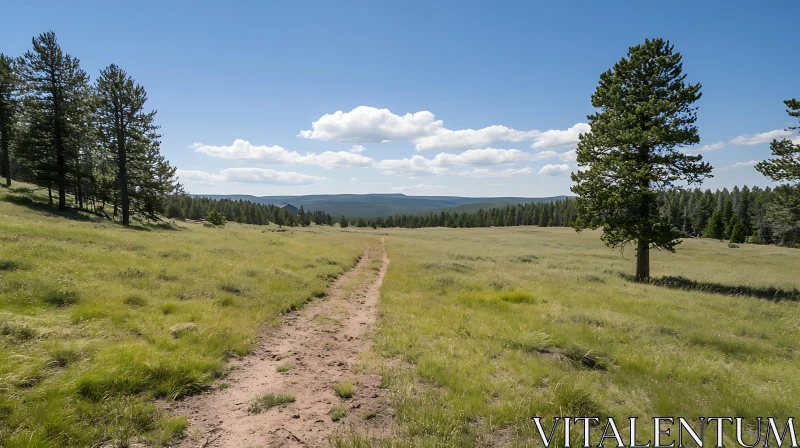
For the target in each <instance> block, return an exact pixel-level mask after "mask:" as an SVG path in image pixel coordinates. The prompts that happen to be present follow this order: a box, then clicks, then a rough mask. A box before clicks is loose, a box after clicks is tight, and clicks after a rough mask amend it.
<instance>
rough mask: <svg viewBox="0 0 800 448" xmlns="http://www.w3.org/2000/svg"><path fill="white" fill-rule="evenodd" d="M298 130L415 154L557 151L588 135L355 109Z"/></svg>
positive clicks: (579, 129)
mask: <svg viewBox="0 0 800 448" xmlns="http://www.w3.org/2000/svg"><path fill="white" fill-rule="evenodd" d="M311 128H312V129H308V130H305V131H300V133H299V134H298V137H302V138H307V139H315V140H327V141H335V142H340V143H378V142H385V141H392V140H404V141H410V142H413V143H414V145H415V148H416V150H417V151H443V150H456V149H475V148H480V147H485V146H493V145H497V144H499V143H503V142H521V141H523V140H534V143H533V145H532V147H533V148H537V149H557V148H566V147H569V146H574V145H575V144H576V143H577V142H578V135H579V134H581V133H583V132H589V130H590V127H589V125H588V124H586V123H578V124H576V125H575V126H573V127H571V128H569V129H566V130H557V129H553V130H549V131H545V132H542V131H538V130H535V129H533V130H522V131H520V130H517V129H513V128H510V127H508V126H502V125H493V126H488V127H485V128H481V129H459V130H452V129H447V128H445V127H444V125H443V123H442V121H441V120H436V119H435V117H434V115H433V113H431V112H429V111H419V112H416V113H413V114H412V113H407V114H405V115H397V114H394V113H392V112H391V111H390V110H389V109H378V108H375V107H370V106H358V107H356V108H355V109H353V110H351V111H350V112H344V111H341V110H339V111H336V112H335V113H332V114H325V115H323V116H322V117H320V119H319V120H317V121H315V122H313V123H311Z"/></svg>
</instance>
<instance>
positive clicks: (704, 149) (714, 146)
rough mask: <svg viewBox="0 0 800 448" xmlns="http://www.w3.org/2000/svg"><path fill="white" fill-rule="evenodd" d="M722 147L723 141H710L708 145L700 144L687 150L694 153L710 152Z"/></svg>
mask: <svg viewBox="0 0 800 448" xmlns="http://www.w3.org/2000/svg"><path fill="white" fill-rule="evenodd" d="M724 147H725V142H716V143H711V144H709V145H704V146H701V147H699V148H696V149H695V148H690V149H689V150H688V151H687V152H694V153H700V152H711V151H716V150H718V149H722V148H724Z"/></svg>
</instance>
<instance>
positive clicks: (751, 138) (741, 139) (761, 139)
mask: <svg viewBox="0 0 800 448" xmlns="http://www.w3.org/2000/svg"><path fill="white" fill-rule="evenodd" d="M791 136H792V131H786V130H783V129H775V130H774V131H769V132H762V133H760V134H754V135H750V134H745V135H740V136H738V137H736V138H734V139H732V140H731V143H733V144H734V145H758V144H761V143H769V142H771V141H772V140H774V139H781V138H786V137H791Z"/></svg>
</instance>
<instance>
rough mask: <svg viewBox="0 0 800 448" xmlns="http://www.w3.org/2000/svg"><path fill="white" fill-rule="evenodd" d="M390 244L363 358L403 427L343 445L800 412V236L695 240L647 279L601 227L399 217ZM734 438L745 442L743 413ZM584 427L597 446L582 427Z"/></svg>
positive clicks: (525, 436)
mask: <svg viewBox="0 0 800 448" xmlns="http://www.w3.org/2000/svg"><path fill="white" fill-rule="evenodd" d="M386 247H387V251H388V253H389V257H390V258H391V260H392V264H391V265H390V267H389V271H388V273H387V276H386V278H385V281H384V284H383V288H382V296H381V302H380V303H381V305H380V317H379V322H378V328H377V332H376V335H375V347H374V353H372V354H369V355H366V356H365V357H364V366H365V368H372V369H375V370H376V371H380V372H381V374H382V375H383V382H384V385H385V386H386V387H387V388H388V389H389V390H390V392H391V396H392V402H393V406H394V409H395V412H396V423H397V428H396V431H395V433H396V434H395V435H394V436H393V437H391V438H384V439H380V440H372V439H370V438H369V437H365V436H364V435H363V434H362V435H355V434H348V433H347V432H343V434H342V436H341V437H339V438H337V439H336V440H335V442H336V445H337V446H376V445H379V444H381V445H384V446H408V447H411V446H423V447H434V446H435V447H470V446H531V445H534V444H536V445H537V446H538V445H540V444H541V442H539V440H540V439H539V436H538V433H537V432H536V429H535V426H534V424H533V422H532V421H531V417H533V416H541V417H546V420H545V421H546V422H547V423H546V425H545V428H546V430H548V431H549V428H550V426H549V425H550V424H551V422H552V420H550V419H551V418H552V417H553V416H598V417H608V416H612V417H614V418H615V419H616V420H617V421H623V422H627V418H628V417H629V416H638V417H640V418H642V419H643V420H645V421H649V422H652V420H649V419H650V418H651V417H653V416H673V417H674V416H683V417H686V418H689V417H699V416H740V417H745V418H746V419H752V418H753V417H756V416H775V417H780V418H782V419H784V420H781V421H782V422H785V418H786V417H788V416H794V415H795V414H796V412H797V410H798V405H797V401H796V397H798V396H800V374H798V372H797V368H796V367H797V365H798V361H800V302H797V301H796V299H797V298H798V297H797V290H796V288H798V287H800V276H798V272H800V251H798V250H796V249H786V248H779V247H775V246H755V245H742V246H741V247H739V248H730V247H728V245H727V243H726V242H721V241H715V240H705V239H703V240H698V239H687V240H685V241H684V242H683V244H681V245H680V246H679V247H678V251H677V253H674V254H673V253H668V252H655V253H652V255H651V257H652V274H653V275H654V276H656V277H657V278H658V277H662V276H669V277H671V278H667V279H666V281H660V282H659V281H656V282H655V284H641V283H634V282H632V281H630V274H632V272H633V270H634V252H633V251H632V250H631V251H629V252H627V253H625V254H624V256H623V254H620V253H619V252H618V251H616V250H612V249H609V248H607V247H605V246H604V245H603V244H602V243H601V241H600V240H599V233H598V232H582V233H576V232H574V231H573V230H570V229H565V228H536V227H522V228H504V229H421V230H391V231H389V232H388V235H387V236H386ZM675 277H677V279H676V278H675ZM687 285H688V286H687ZM668 286H673V287H674V286H680V287H688V288H696V289H689V290H686V289H675V288H672V287H668ZM697 288H699V290H697ZM709 290H713V291H725V292H729V293H728V294H717V293H708V292H706V291H709ZM731 293H736V294H738V295H733V294H731ZM748 294H752V295H748ZM778 299H782V300H778ZM694 421H695V424H696V422H697V420H694ZM748 421H749V423H747V422H748ZM745 422H746V423H747V424H748V426H747V428H746V429H747V430H748V431H749V432H750V433H749V434H746V435H745V439H744V440H746V441H747V442H748V443H752V441H754V440H756V438H755V437H756V436H755V435H754V434H752V431H753V429H754V428H753V426H752V425H754V424H755V421H754V420H745ZM781 424H783V423H781ZM578 426H579V425H578ZM646 428H647V429H646V430H645V431H643V432H642V433H641V434H639V438H641V439H642V440H641V442H646V441H647V440H648V439H650V440H652V436H653V434H652V423H650V424H649V425H648V426H647V427H646ZM715 431H716V429H715V427H714V426H713V425H712V426H710V427H709V428H708V430H707V432H706V435H707V438H711V437H713V435H714V434H715ZM595 432H597V434H596V435H594V437H595V438H594V439H593V443H597V441H598V437H599V433H602V427H600V428H599V429H596V430H595ZM673 435H675V432H673ZM725 435H726V437H727V438H728V441H731V440H735V439H732V437H735V435H734V433H733V432H732V429H731V427H730V425H728V427H727V429H726V432H725ZM572 436H573V437H572V438H573V439H574V440H573V446H581V445H582V444H583V435H582V431H580V430H579V429H578V428H577V427H576V428H575V429H574V431H573V434H572ZM558 437H561V439H563V436H560V430H559V432H557V438H558ZM627 437H628V436H627V434H626V435H625V436H624V439H625V440H627ZM662 440H663V439H662ZM670 440H671V439H670V438H669V437H666V442H665V443H669V441H670ZM607 443H609V442H607ZM611 443H612V444H613V441H612V442H611ZM762 443H763V440H762Z"/></svg>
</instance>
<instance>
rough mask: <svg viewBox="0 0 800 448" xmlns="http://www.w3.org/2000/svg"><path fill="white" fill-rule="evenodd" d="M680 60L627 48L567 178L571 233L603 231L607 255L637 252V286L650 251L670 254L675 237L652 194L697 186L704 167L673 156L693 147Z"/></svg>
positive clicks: (596, 99) (606, 82)
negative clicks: (617, 250) (572, 206)
mask: <svg viewBox="0 0 800 448" xmlns="http://www.w3.org/2000/svg"><path fill="white" fill-rule="evenodd" d="M685 79H686V75H684V74H683V66H682V63H681V55H680V53H676V52H674V51H673V46H672V45H671V44H670V43H669V42H668V41H665V40H663V39H652V40H650V39H648V40H645V43H644V44H642V45H637V46H635V47H631V48H630V49H629V50H628V54H627V57H624V58H622V59H621V60H620V61H619V62H617V63H616V64H615V65H614V67H613V68H612V69H610V70H608V71H606V72H605V73H603V74H602V75H600V83H599V85H598V86H597V90H596V91H595V93H594V94H593V95H592V105H593V106H594V107H596V108H598V109H600V111H599V112H598V113H595V114H593V115H590V116H589V117H588V119H589V123H590V125H591V133H587V134H582V135H581V136H580V142H579V143H578V148H577V160H578V165H579V166H580V167H581V169H579V170H578V171H577V172H576V173H573V174H572V180H573V181H575V183H576V185H574V186H573V187H572V191H573V192H574V193H575V194H577V195H578V198H577V200H576V205H577V207H578V212H579V216H580V219H579V220H578V221H577V222H576V225H575V228H576V229H577V230H581V229H584V228H597V227H602V228H603V236H602V239H603V240H604V241H605V243H606V244H607V245H609V246H612V247H624V246H625V245H627V244H635V245H636V279H637V280H646V279H648V278H649V277H650V249H651V248H663V249H667V250H670V251H674V248H675V246H676V245H677V244H678V243H679V242H680V241H679V240H678V237H679V235H680V233H679V231H678V230H677V229H675V228H673V226H672V224H671V222H670V220H669V217H668V216H663V215H662V214H661V209H662V205H663V204H662V203H661V202H663V200H662V199H660V197H659V193H660V192H662V191H665V190H667V189H669V188H671V187H673V185H674V183H675V182H678V181H686V182H688V183H690V184H691V183H695V182H701V181H702V179H703V178H704V177H706V176H709V175H710V172H711V166H710V165H709V164H708V163H704V162H702V157H701V156H699V155H688V154H685V153H683V152H681V151H680V150H679V149H680V147H682V146H686V145H692V144H696V143H699V142H700V137H699V136H698V132H697V127H695V125H694V123H695V121H696V120H697V112H696V111H697V108H696V107H694V106H693V104H694V103H695V101H697V100H698V99H700V96H701V93H700V87H701V86H700V84H686V82H685Z"/></svg>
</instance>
